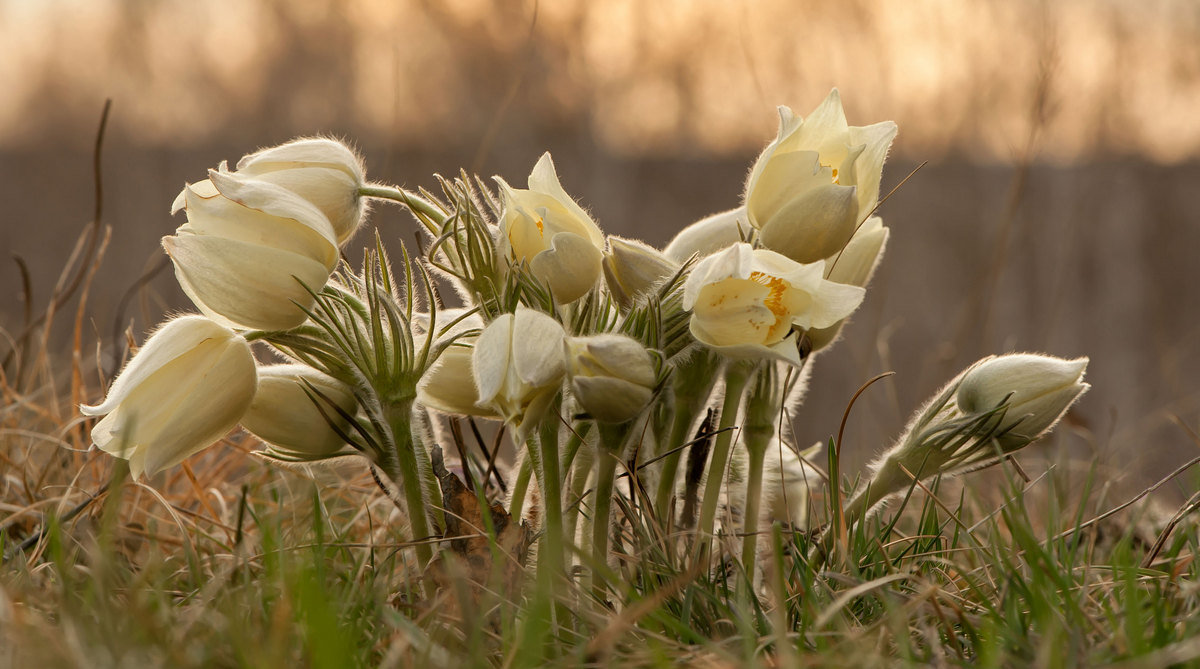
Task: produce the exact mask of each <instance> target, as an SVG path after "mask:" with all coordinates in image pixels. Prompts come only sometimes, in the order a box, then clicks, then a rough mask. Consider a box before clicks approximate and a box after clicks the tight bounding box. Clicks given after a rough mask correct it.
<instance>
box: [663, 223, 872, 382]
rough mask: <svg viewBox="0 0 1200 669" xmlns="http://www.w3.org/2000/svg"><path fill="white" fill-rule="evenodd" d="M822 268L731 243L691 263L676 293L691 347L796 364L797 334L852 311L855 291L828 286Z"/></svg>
mask: <svg viewBox="0 0 1200 669" xmlns="http://www.w3.org/2000/svg"><path fill="white" fill-rule="evenodd" d="M824 272H825V264H824V262H823V261H817V262H815V263H812V264H808V265H802V264H800V263H797V262H794V261H792V260H789V259H788V258H786V257H784V256H782V255H780V254H778V253H775V252H774V251H768V250H766V249H752V248H751V247H750V245H749V244H744V243H739V244H736V245H734V246H731V247H729V248H728V249H727V250H725V251H723V252H721V253H718V254H716V255H711V256H709V257H707V258H705V259H704V260H701V261H700V262H699V263H697V264H696V267H695V269H693V270H692V272H691V274H690V275H689V276H688V279H687V283H685V284H684V289H683V307H684V308H685V309H691V310H692V318H691V323H690V328H691V332H692V336H694V337H695V338H696V340H697V341H699V342H701V343H703V344H706V345H708V346H709V347H711V348H714V349H716V350H717V351H719V352H720V353H722V354H724V355H726V356H729V357H734V358H764V357H769V358H775V359H779V360H783V361H785V362H790V363H792V364H795V365H798V364H800V361H801V357H802V356H801V355H800V352H799V349H798V341H797V332H796V330H797V329H800V330H806V329H810V328H826V327H829V326H831V325H833V324H834V323H837V322H838V321H840V320H842V319H843V318H845V317H847V316H849V315H850V314H851V313H852V312H853V311H854V310H855V309H857V308H858V305H859V303H860V302H862V298H863V293H864V291H863V289H862V288H859V287H857V286H846V285H842V284H839V283H834V282H832V281H828V280H826V279H825V278H824Z"/></svg>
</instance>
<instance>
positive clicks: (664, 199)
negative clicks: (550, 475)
mask: <svg viewBox="0 0 1200 669" xmlns="http://www.w3.org/2000/svg"><path fill="white" fill-rule="evenodd" d="M0 82H2V84H3V94H0V202H2V203H3V208H2V209H0V211H3V214H0V215H2V216H3V219H2V222H0V250H2V251H5V252H6V253H4V258H3V263H4V264H3V265H0V286H4V288H3V290H2V291H0V329H2V330H3V331H4V332H7V333H9V336H12V335H13V333H20V332H21V331H22V330H23V329H24V328H25V323H26V319H27V309H31V310H32V313H34V314H36V313H37V312H39V311H40V310H41V309H42V308H43V307H44V305H45V304H46V303H47V301H48V300H49V298H50V295H51V293H52V291H53V289H54V285H55V282H56V281H57V280H58V276H59V272H60V270H61V269H62V267H63V266H64V264H65V263H66V262H67V261H68V259H69V257H70V256H71V253H72V248H73V246H74V244H75V240H76V239H77V238H78V237H79V235H80V233H81V232H82V231H83V230H84V228H85V226H86V225H87V223H88V222H89V221H90V220H91V219H92V211H93V207H94V204H95V203H94V198H93V170H92V145H93V143H94V141H95V136H96V128H97V125H98V122H99V119H100V114H101V109H102V107H103V105H104V101H105V99H107V98H111V99H112V101H113V107H112V112H111V118H110V123H109V126H108V131H107V134H106V137H105V144H104V150H103V154H102V167H103V172H102V173H103V195H104V200H103V216H102V220H103V222H104V223H105V224H107V225H109V226H111V229H112V231H111V240H110V243H109V247H108V250H107V255H106V257H105V260H104V262H103V264H102V265H101V266H100V267H99V269H98V270H97V272H96V275H95V280H94V282H93V283H92V286H91V291H90V294H89V295H88V301H87V304H86V313H87V314H88V319H87V321H86V322H87V324H88V327H90V331H89V332H85V333H83V336H84V338H85V341H88V342H95V341H99V342H100V347H99V351H100V353H101V358H102V359H104V358H105V356H109V355H111V352H114V351H118V350H119V347H118V345H119V342H121V337H120V333H122V332H123V331H124V330H125V328H126V327H129V326H131V325H132V332H133V333H134V334H135V336H138V337H140V336H141V333H142V332H144V330H145V329H146V328H149V327H151V326H153V325H154V324H155V323H157V322H158V321H160V320H161V319H162V316H163V314H164V313H166V312H168V311H171V310H180V309H185V308H188V304H187V302H186V299H185V298H184V296H183V295H182V293H181V292H180V291H179V289H178V288H177V287H176V285H175V282H174V280H173V277H172V275H171V272H170V270H169V269H168V270H166V271H158V272H157V273H155V270H156V269H158V270H161V269H162V267H163V264H162V263H163V255H162V254H161V252H160V249H159V243H158V240H159V238H160V237H161V236H163V235H165V234H169V233H170V232H171V231H172V230H173V229H174V228H175V227H176V226H177V225H179V224H181V223H182V222H183V219H182V218H178V219H172V218H171V217H170V216H169V213H168V210H169V207H170V205H171V202H172V200H173V199H174V197H175V195H176V194H177V193H178V192H179V190H180V189H181V188H182V187H183V185H184V183H185V182H187V181H197V180H200V179H202V178H204V176H205V170H206V169H207V168H209V167H213V166H215V165H216V164H217V163H218V162H219V161H221V160H229V161H231V162H236V160H237V159H238V158H239V157H240V156H241V155H242V154H244V153H248V152H250V151H252V150H254V149H256V148H258V147H261V146H267V145H272V144H276V143H279V142H282V141H285V140H287V139H290V138H292V137H295V136H297V135H309V134H316V133H321V134H332V135H336V136H339V137H344V138H347V139H348V140H350V141H351V142H353V143H354V144H356V145H357V146H358V147H359V148H360V149H361V151H362V152H363V153H364V155H365V156H366V160H367V166H368V177H369V178H371V179H374V180H379V181H386V182H392V183H396V184H400V185H406V186H410V187H416V186H425V187H433V186H434V184H435V181H434V179H433V178H432V175H433V174H434V173H441V174H445V175H453V174H456V173H457V172H458V170H459V169H460V168H465V169H466V170H468V171H469V172H476V173H479V174H481V175H485V176H488V175H493V174H499V175H502V176H504V177H505V178H506V179H507V180H508V181H510V182H511V183H514V184H518V183H523V182H524V179H525V176H526V175H527V174H528V171H529V169H530V168H531V167H532V165H533V163H534V162H535V160H536V159H537V157H538V156H539V155H540V154H541V153H542V152H543V151H546V150H550V151H552V152H553V154H554V157H555V162H556V164H557V165H558V170H559V174H560V176H561V178H562V181H563V184H564V186H565V187H566V189H567V190H568V192H570V193H571V194H572V195H574V196H575V197H576V198H577V199H578V200H580V201H581V202H582V203H583V204H584V206H586V207H588V208H589V209H590V210H591V212H592V213H593V215H594V217H595V218H596V220H597V221H598V222H599V223H600V225H601V227H602V228H604V229H605V231H606V232H609V233H611V234H618V235H624V236H632V237H639V238H642V239H644V240H646V241H648V242H651V243H653V244H656V245H661V244H663V243H665V242H666V241H667V240H668V239H670V237H671V236H672V235H673V234H674V232H675V231H677V230H678V229H680V228H681V227H682V226H684V225H686V224H688V223H690V222H692V221H694V220H696V219H698V218H701V217H703V216H705V215H707V214H710V213H713V212H716V211H719V210H723V209H728V208H730V207H733V206H736V205H737V204H738V201H739V198H740V195H741V190H742V183H743V180H744V177H745V174H746V172H747V171H748V169H749V167H750V165H751V163H752V162H753V160H754V158H755V157H756V156H757V154H758V152H759V150H761V148H762V147H763V146H764V145H765V144H766V143H767V142H768V141H769V140H770V139H771V138H772V137H773V136H774V133H775V130H776V123H777V121H776V115H775V111H774V108H775V106H776V105H778V104H786V105H789V106H791V107H793V108H794V109H795V110H796V111H797V112H798V113H800V114H803V115H807V113H808V112H809V111H810V110H811V109H812V108H814V107H815V106H816V104H817V103H818V102H820V100H821V99H823V98H824V97H825V95H826V94H828V92H829V90H830V88H832V87H834V86H836V87H838V88H839V89H840V90H841V93H842V98H843V100H844V102H845V106H846V111H847V115H848V117H849V120H850V123H851V124H852V125H867V124H869V123H873V122H876V121H880V120H885V119H892V120H895V121H896V122H897V123H898V124H899V126H900V134H899V136H898V138H897V140H896V143H895V144H894V146H893V149H892V153H891V157H890V159H889V161H888V163H887V165H886V166H885V170H884V177H883V190H882V192H883V193H887V192H889V191H891V190H892V189H893V188H895V187H896V186H897V185H899V184H900V182H901V181H903V180H904V179H905V177H907V176H909V175H910V173H912V172H913V171H914V170H916V172H915V174H912V176H911V178H910V179H908V180H907V181H906V182H905V183H904V184H903V186H901V187H900V188H898V189H897V190H896V192H895V193H894V195H892V196H891V197H890V198H889V199H888V200H887V201H886V203H884V204H883V206H882V207H881V209H880V213H881V214H882V216H883V218H884V221H885V223H886V224H887V225H888V226H890V227H891V229H892V231H893V232H892V238H891V242H890V246H889V249H888V254H887V257H886V259H885V262H884V265H883V266H882V268H881V270H880V272H879V273H878V274H877V275H876V279H875V281H874V283H873V285H872V286H871V289H870V291H869V293H868V299H867V301H866V303H865V304H864V306H863V308H862V309H861V310H860V311H859V312H858V314H857V315H856V316H855V318H854V322H853V323H852V325H851V326H850V327H848V328H847V329H846V330H845V332H846V334H845V337H844V339H843V341H842V342H841V343H839V344H838V345H837V346H836V347H834V348H833V349H831V350H830V351H829V352H827V353H824V354H822V355H821V356H820V357H818V358H817V359H816V361H815V365H816V366H815V370H814V376H813V380H812V390H811V392H810V396H809V400H808V401H807V403H806V404H805V406H804V407H803V408H802V409H801V410H800V412H799V413H798V414H797V416H796V427H795V429H796V432H797V435H798V438H799V440H800V443H801V445H807V444H810V443H812V442H814V441H817V440H825V439H828V438H829V437H830V435H832V434H833V433H835V432H836V430H837V428H838V423H839V422H840V420H841V417H842V413H843V411H844V409H845V407H846V404H847V402H848V401H849V399H850V397H851V396H852V395H853V394H854V392H855V390H856V389H857V388H858V387H859V386H860V385H861V384H862V383H863V382H865V381H866V380H867V379H869V378H871V377H872V376H874V375H876V374H878V373H881V372H885V371H895V372H896V374H895V376H892V377H890V378H889V379H887V380H885V381H884V382H882V383H881V384H879V385H876V386H875V387H873V388H872V389H871V390H869V391H867V393H866V394H865V395H864V397H863V398H862V399H861V400H860V402H859V404H858V405H856V407H855V408H854V412H853V415H852V417H851V420H850V421H849V428H848V430H847V434H846V441H845V443H846V455H847V457H848V458H849V465H848V471H851V472H853V471H855V470H856V468H857V467H859V466H861V465H862V463H863V462H865V460H866V459H867V458H869V457H870V456H871V455H872V454H874V453H875V452H877V451H878V450H880V449H882V448H883V447H885V446H886V445H888V444H889V443H890V440H891V439H892V438H894V436H895V435H896V434H897V432H898V431H899V430H900V429H901V428H902V427H903V425H904V423H905V421H906V418H907V417H908V415H909V414H910V413H911V412H912V411H914V410H915V408H916V407H917V405H918V404H919V403H920V402H921V401H922V400H923V399H925V398H926V397H928V396H929V395H930V394H932V393H933V392H934V391H935V390H936V389H937V388H938V387H939V386H940V385H941V384H942V383H943V382H944V381H945V380H947V379H949V378H950V377H951V376H952V375H953V374H954V373H956V372H957V371H958V370H959V369H961V368H962V367H964V366H965V365H967V364H969V363H970V362H972V361H974V360H975V359H977V358H979V357H980V356H982V355H985V354H988V353H998V352H1005V351H1023V350H1027V351H1043V352H1048V353H1053V354H1056V355H1061V356H1067V357H1075V356H1080V355H1087V356H1090V357H1091V359H1092V362H1091V366H1090V368H1089V374H1088V380H1089V381H1090V382H1091V383H1092V385H1093V389H1092V390H1091V392H1090V393H1089V394H1088V395H1087V396H1085V398H1084V399H1083V401H1082V402H1081V403H1080V405H1079V407H1078V409H1077V410H1076V411H1075V412H1073V413H1072V415H1071V416H1070V417H1069V420H1068V422H1069V425H1068V426H1066V429H1063V430H1060V434H1059V435H1058V436H1057V437H1056V438H1055V440H1054V441H1053V442H1052V443H1051V444H1049V445H1041V446H1035V447H1034V448H1033V449H1032V450H1031V453H1030V454H1029V455H1028V456H1025V457H1029V458H1038V457H1045V458H1049V459H1052V460H1054V459H1059V458H1061V457H1067V456H1069V457H1071V458H1073V459H1075V460H1077V461H1081V462H1087V461H1090V460H1093V459H1095V458H1099V459H1100V461H1101V462H1102V463H1103V465H1104V469H1103V471H1104V472H1105V473H1112V474H1114V475H1117V474H1119V475H1121V476H1128V477H1130V478H1133V479H1135V481H1134V483H1135V484H1136V483H1140V482H1141V480H1142V479H1144V478H1149V477H1154V476H1157V475H1160V474H1162V473H1164V472H1166V471H1168V470H1169V469H1170V468H1171V467H1173V466H1174V465H1177V464H1178V463H1180V462H1183V461H1184V460H1186V459H1189V458H1191V457H1193V456H1195V455H1197V454H1198V453H1200V445H1198V443H1197V442H1196V441H1195V440H1193V439H1192V438H1191V437H1190V436H1189V434H1188V430H1189V429H1190V430H1197V429H1198V428H1200V425H1198V423H1200V316H1198V315H1197V310H1198V308H1200V263H1198V262H1197V261H1196V256H1197V252H1198V251H1200V216H1198V214H1197V207H1196V203H1195V198H1196V195H1197V193H1200V162H1198V161H1197V159H1198V158H1200V3H1197V2H1195V1H1194V0H1179V1H1172V0H1138V1H1136V2H1135V1H1133V0H1128V1H1122V0H1054V1H1050V0H1043V1H1035V0H1007V1H1003V2H1002V1H999V0H957V1H956V0H910V1H909V2H903V3H898V2H888V1H887V0H847V1H844V2H838V3H828V2H816V1H808V0H805V1H796V0H733V1H730V0H655V1H653V2H639V1H636V0H603V1H597V0H553V1H550V2H542V3H537V2H533V1H532V0H512V1H499V2H487V1H485V0H242V1H240V2H225V3H198V2H194V1H192V0H0ZM918 166H922V167H920V169H919V170H918V169H917V168H918ZM370 223H371V227H378V228H379V230H380V231H381V232H382V234H383V236H384V237H385V238H387V239H389V240H394V241H395V242H399V241H404V242H411V241H412V240H413V239H414V235H415V232H414V231H415V226H414V224H413V223H412V221H411V220H409V219H408V218H407V216H406V215H404V214H402V213H401V212H399V211H398V210H396V209H394V208H388V207H379V208H377V210H376V212H375V213H374V214H373V215H372V217H371V221H370ZM370 234H371V233H370V232H362V233H360V236H359V239H360V240H363V241H365V240H367V239H368V238H369V235H370ZM351 248H352V249H353V245H352V246H351ZM355 254H357V251H354V252H352V253H351V255H352V256H353V255H355ZM10 258H18V259H19V260H20V261H21V262H23V263H24V264H25V265H26V266H27V267H28V268H29V273H28V281H25V279H24V275H23V273H22V271H21V269H20V266H21V262H14V261H12V260H10ZM26 284H28V286H29V288H28V290H27V289H25V288H24V287H23V286H24V285H26ZM26 293H28V295H27V294H26ZM76 299H78V298H76ZM73 304H75V303H74V302H73V303H72V305H73ZM64 308H67V307H65V306H64ZM66 329H67V330H69V328H66ZM69 334H70V333H69V331H68V332H65V333H59V335H60V336H58V337H57V338H52V339H51V347H52V349H53V347H54V346H59V347H60V348H59V349H58V350H59V351H60V352H61V353H62V354H64V355H65V354H66V353H68V352H69V350H70V340H69V338H68V337H67V335H69ZM91 346H95V344H91ZM8 347H9V344H8V343H7V342H6V341H3V340H2V339H0V354H3V353H6V352H7V350H8ZM89 350H90V349H89ZM105 364H106V363H105ZM93 399H94V398H93ZM1177 422H1178V423H1182V425H1180V424H1177Z"/></svg>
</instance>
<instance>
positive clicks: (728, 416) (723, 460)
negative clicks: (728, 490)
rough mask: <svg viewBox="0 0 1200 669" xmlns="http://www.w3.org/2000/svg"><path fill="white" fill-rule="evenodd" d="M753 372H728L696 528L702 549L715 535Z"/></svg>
mask: <svg viewBox="0 0 1200 669" xmlns="http://www.w3.org/2000/svg"><path fill="white" fill-rule="evenodd" d="M751 369H752V367H751V366H750V365H747V364H745V363H742V362H731V363H730V364H729V367H728V368H727V369H726V370H725V401H724V402H723V403H722V404H721V422H720V424H719V425H718V426H717V430H718V432H719V434H718V435H717V441H716V443H715V444H714V445H713V451H712V460H711V461H710V462H709V465H708V478H707V479H706V481H705V484H704V498H703V501H702V503H701V506H700V522H699V524H698V525H697V526H696V529H697V532H698V533H699V537H700V539H699V543H698V546H700V547H704V546H707V545H708V539H709V538H711V537H712V536H713V528H714V527H715V526H716V520H717V504H718V502H720V499H721V485H722V483H723V482H724V479H725V468H726V466H727V465H728V464H729V453H730V450H731V448H730V447H731V446H732V444H733V433H734V430H733V429H731V428H732V427H733V422H734V421H735V420H737V413H738V407H739V406H740V405H741V400H742V390H743V389H745V387H746V380H747V379H749V378H750V372H751Z"/></svg>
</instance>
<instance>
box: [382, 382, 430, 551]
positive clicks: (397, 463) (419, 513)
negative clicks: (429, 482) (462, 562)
mask: <svg viewBox="0 0 1200 669" xmlns="http://www.w3.org/2000/svg"><path fill="white" fill-rule="evenodd" d="M388 422H389V425H390V426H391V428H392V439H393V442H394V444H395V451H394V452H393V453H392V454H391V455H392V457H391V458H389V459H390V460H392V462H391V463H388V464H389V465H391V466H387V467H386V469H387V474H388V476H389V477H391V478H392V481H394V482H395V483H397V484H399V485H400V487H401V488H402V489H403V490H404V505H405V506H406V507H407V509H408V523H409V527H411V528H412V534H413V541H416V542H420V541H423V540H425V539H428V538H429V537H430V536H431V535H430V532H429V517H428V515H427V514H426V509H427V504H426V503H425V497H424V495H423V494H422V487H421V473H420V469H419V467H418V466H417V458H416V453H415V452H414V450H413V443H412V432H411V431H410V429H409V428H410V425H411V424H412V401H411V400H409V401H407V402H398V403H397V404H395V405H393V406H392V407H391V408H390V410H389V416H388ZM416 551H417V559H418V561H419V562H420V564H421V567H422V568H424V567H425V565H427V564H429V562H430V561H431V560H432V559H433V548H432V547H431V546H430V545H429V544H427V543H418V544H417V545H416Z"/></svg>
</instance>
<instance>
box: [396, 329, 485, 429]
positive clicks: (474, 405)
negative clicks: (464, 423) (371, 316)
mask: <svg viewBox="0 0 1200 669" xmlns="http://www.w3.org/2000/svg"><path fill="white" fill-rule="evenodd" d="M466 312H467V310H466V309H461V308H453V309H441V310H439V311H438V312H437V321H438V323H439V324H449V325H435V326H434V327H437V328H438V331H437V332H435V345H438V344H441V343H442V342H445V341H450V340H453V343H451V344H450V345H449V346H447V347H446V348H445V349H444V350H443V351H442V352H441V354H440V355H438V359H437V361H436V362H434V363H433V365H431V366H430V367H429V369H427V370H425V373H424V374H422V375H421V380H420V381H419V382H418V383H417V403H419V404H421V405H422V406H425V407H428V408H430V409H434V410H437V411H441V412H442V413H448V414H457V415H461V416H481V417H484V418H499V417H500V416H499V415H498V414H497V413H496V411H494V410H492V409H489V408H487V407H483V406H480V404H479V390H478V389H477V388H476V387H475V377H474V374H473V372H472V371H471V358H472V357H473V355H474V353H475V349H474V347H473V345H472V344H473V342H474V341H475V338H476V335H471V334H469V333H470V332H471V331H472V330H483V318H482V317H481V316H480V315H479V313H478V312H476V313H473V314H470V315H467V316H465V317H464V316H463V314H465V313H466ZM414 320H415V321H420V320H422V319H414ZM428 320H429V319H428V316H425V317H424V319H423V322H419V327H420V328H422V329H424V328H427V327H429V324H428Z"/></svg>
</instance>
